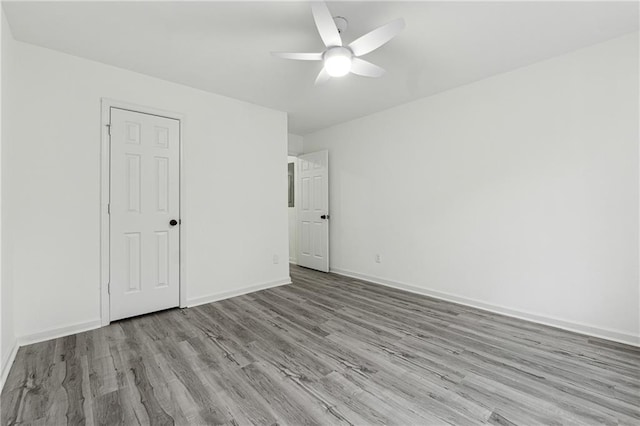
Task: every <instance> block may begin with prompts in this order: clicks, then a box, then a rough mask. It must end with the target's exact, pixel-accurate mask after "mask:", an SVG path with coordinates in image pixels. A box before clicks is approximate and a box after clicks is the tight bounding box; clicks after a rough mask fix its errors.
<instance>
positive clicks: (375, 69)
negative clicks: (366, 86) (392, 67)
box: [351, 58, 386, 77]
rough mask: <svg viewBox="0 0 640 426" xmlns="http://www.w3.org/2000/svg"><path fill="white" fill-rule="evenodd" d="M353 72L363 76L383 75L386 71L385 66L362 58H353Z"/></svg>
mask: <svg viewBox="0 0 640 426" xmlns="http://www.w3.org/2000/svg"><path fill="white" fill-rule="evenodd" d="M351 72H352V73H353V74H357V75H361V76H363V77H382V76H383V75H384V74H385V73H386V71H385V70H384V68H380V67H379V66H377V65H374V64H372V63H371V62H367V61H365V60H363V59H360V58H353V60H352V61H351Z"/></svg>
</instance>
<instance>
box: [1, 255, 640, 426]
mask: <svg viewBox="0 0 640 426" xmlns="http://www.w3.org/2000/svg"><path fill="white" fill-rule="evenodd" d="M291 275H292V278H293V284H291V285H287V286H283V287H279V288H274V289H269V290H264V291H260V292H257V293H253V294H249V295H245V296H239V297H235V298H232V299H229V300H225V301H221V302H215V303H211V304H207V305H202V306H198V307H195V308H190V309H184V310H180V309H175V310H170V311H165V312H160V313H156V314H153V315H147V316H142V317H138V318H133V319H129V320H123V321H118V322H115V323H113V324H111V325H110V326H108V327H104V328H100V329H97V330H93V331H89V332H85V333H80V334H76V335H73V336H68V337H63V338H59V339H54V340H50V341H47V342H43V343H37V344H33V345H30V346H25V347H22V348H20V350H19V352H18V355H17V358H16V361H15V363H14V365H13V367H12V369H11V371H10V373H9V377H8V379H7V382H6V385H5V386H4V390H3V392H2V403H1V407H2V416H1V418H2V424H3V425H7V424H16V423H17V424H34V425H58V424H72V425H80V424H107V425H115V424H127V425H129V424H131V425H135V424H153V425H167V424H197V425H205V424H207V425H209V424H211V425H213V424H227V425H248V424H259V425H274V424H282V425H284V424H289V425H303V424H323V425H324V424H327V425H329V424H347V425H348V424H354V425H372V424H400V425H437V424H455V425H475V424H486V423H489V424H500V425H510V424H520V425H542V424H544V425H554V424H567V425H574V424H580V425H582V424H606V425H615V424H625V425H632V424H635V425H639V424H640V349H638V348H634V347H631V346H625V345H622V344H618V343H613V342H609V341H605V340H601V339H597V338H591V337H588V336H583V335H579V334H574V333H570V332H566V331H562V330H559V329H555V328H551V327H546V326H542V325H537V324H533V323H530V322H526V321H521V320H517V319H513V318H508V317H505V316H501V315H496V314H492V313H488V312H485V311H481V310H477V309H473V308H469V307H466V306H461V305H456V304H453V303H448V302H444V301H440V300H436V299H432V298H428V297H423V296H418V295H415V294H411V293H406V292H403V291H399V290H395V289H391V288H387V287H383V286H379V285H375V284H370V283H367V282H363V281H359V280H354V279H349V278H345V277H341V276H338V275H333V274H323V273H319V272H315V271H310V270H306V269H303V268H298V267H292V271H291Z"/></svg>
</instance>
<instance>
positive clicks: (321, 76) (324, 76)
mask: <svg viewBox="0 0 640 426" xmlns="http://www.w3.org/2000/svg"><path fill="white" fill-rule="evenodd" d="M330 78H331V76H330V75H329V73H328V72H327V70H325V69H324V67H322V69H321V70H320V72H319V73H318V77H316V82H315V85H316V86H318V85H320V84H322V83H326V82H327V81H328V80H329V79H330Z"/></svg>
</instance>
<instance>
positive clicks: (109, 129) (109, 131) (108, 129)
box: [106, 123, 111, 136]
mask: <svg viewBox="0 0 640 426" xmlns="http://www.w3.org/2000/svg"><path fill="white" fill-rule="evenodd" d="M106 126H107V133H108V134H109V136H111V123H109V124H107V125H106Z"/></svg>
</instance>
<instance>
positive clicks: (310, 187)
mask: <svg viewBox="0 0 640 426" xmlns="http://www.w3.org/2000/svg"><path fill="white" fill-rule="evenodd" d="M328 167H329V152H328V151H319V152H314V153H311V154H305V155H301V156H300V157H298V186H299V188H300V199H301V202H300V203H299V204H298V230H299V244H298V265H300V266H305V267H307V268H313V269H317V270H319V271H324V272H329V219H328V217H329V216H328V215H329V169H328ZM322 216H325V218H323V217H322Z"/></svg>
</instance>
